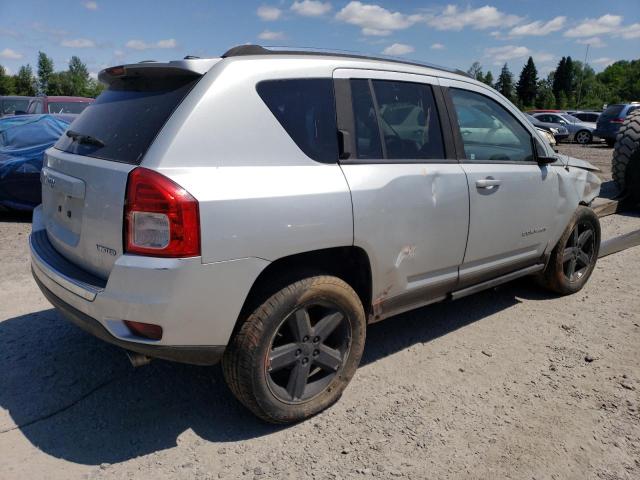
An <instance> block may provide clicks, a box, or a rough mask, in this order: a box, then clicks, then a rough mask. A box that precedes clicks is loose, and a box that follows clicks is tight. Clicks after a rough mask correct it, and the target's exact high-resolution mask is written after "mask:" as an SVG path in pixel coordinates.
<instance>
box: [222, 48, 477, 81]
mask: <svg viewBox="0 0 640 480" xmlns="http://www.w3.org/2000/svg"><path fill="white" fill-rule="evenodd" d="M277 48H280V47H277ZM277 48H273V47H271V48H265V47H263V46H261V45H237V46H235V47H232V48H230V49H229V50H227V51H226V52H224V53H223V54H222V55H221V57H222V58H229V57H243V56H247V55H313V56H326V57H341V58H355V59H360V60H375V61H379V62H392V63H401V64H404V65H413V66H417V67H427V68H434V69H436V70H442V71H445V72H449V73H456V74H458V75H464V76H465V77H469V74H468V73H467V72H463V71H462V70H458V69H455V68H447V67H441V66H439V65H434V64H431V63H426V62H416V61H413V60H404V59H401V58H396V57H385V56H370V55H361V54H357V53H347V52H344V51H332V50H324V49H312V48H303V49H300V48H299V47H298V49H293V50H289V49H286V48H283V49H282V50H278V49H277Z"/></svg>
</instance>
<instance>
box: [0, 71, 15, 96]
mask: <svg viewBox="0 0 640 480" xmlns="http://www.w3.org/2000/svg"><path fill="white" fill-rule="evenodd" d="M11 94H13V77H11V76H10V75H7V71H6V70H5V69H4V67H3V66H2V65H0V95H11Z"/></svg>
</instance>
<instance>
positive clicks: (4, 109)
mask: <svg viewBox="0 0 640 480" xmlns="http://www.w3.org/2000/svg"><path fill="white" fill-rule="evenodd" d="M28 106H29V99H28V98H27V99H26V100H23V99H15V100H13V99H8V100H6V99H5V100H0V115H13V114H14V113H16V111H18V112H26V111H27V107H28Z"/></svg>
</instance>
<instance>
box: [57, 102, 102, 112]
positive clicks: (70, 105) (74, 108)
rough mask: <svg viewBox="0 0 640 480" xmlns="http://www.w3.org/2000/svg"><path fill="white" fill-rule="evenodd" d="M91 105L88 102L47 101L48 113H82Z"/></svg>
mask: <svg viewBox="0 0 640 480" xmlns="http://www.w3.org/2000/svg"><path fill="white" fill-rule="evenodd" d="M89 105H91V104H90V103H89V102H49V105H47V110H49V113H82V112H83V111H84V109H85V108H87V107H88V106H89Z"/></svg>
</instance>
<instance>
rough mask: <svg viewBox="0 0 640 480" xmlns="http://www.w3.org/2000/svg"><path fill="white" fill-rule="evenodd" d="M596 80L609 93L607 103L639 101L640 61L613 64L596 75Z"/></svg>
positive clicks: (621, 61) (624, 61) (623, 61)
mask: <svg viewBox="0 0 640 480" xmlns="http://www.w3.org/2000/svg"><path fill="white" fill-rule="evenodd" d="M596 80H597V81H598V83H599V84H600V85H601V86H604V87H605V88H606V89H607V90H608V91H609V92H610V98H609V99H608V101H607V103H615V102H631V101H637V100H640V59H638V60H631V61H627V60H620V61H618V62H615V63H613V64H611V65H609V66H608V67H607V68H605V69H604V71H602V72H600V73H598V74H597V75H596Z"/></svg>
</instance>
